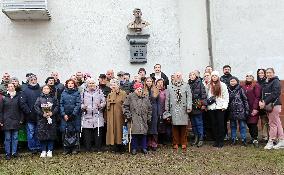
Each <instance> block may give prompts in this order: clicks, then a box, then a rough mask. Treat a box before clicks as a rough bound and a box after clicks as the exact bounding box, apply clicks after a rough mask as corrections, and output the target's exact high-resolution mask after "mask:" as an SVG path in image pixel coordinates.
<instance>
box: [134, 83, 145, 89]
mask: <svg viewBox="0 0 284 175" xmlns="http://www.w3.org/2000/svg"><path fill="white" fill-rule="evenodd" d="M133 88H134V89H138V88H143V84H142V83H135V84H134V85H133Z"/></svg>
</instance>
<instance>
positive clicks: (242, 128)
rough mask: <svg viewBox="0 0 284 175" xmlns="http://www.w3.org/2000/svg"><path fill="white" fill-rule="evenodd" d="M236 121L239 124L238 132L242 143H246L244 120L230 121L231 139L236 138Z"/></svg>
mask: <svg viewBox="0 0 284 175" xmlns="http://www.w3.org/2000/svg"><path fill="white" fill-rule="evenodd" d="M237 121H238V122H239V127H240V128H239V130H240V133H241V139H242V141H246V134H247V126H246V122H245V121H244V120H230V125H231V137H232V139H235V138H236V137H237V126H238V125H237Z"/></svg>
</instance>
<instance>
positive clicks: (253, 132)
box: [247, 123, 258, 140]
mask: <svg viewBox="0 0 284 175" xmlns="http://www.w3.org/2000/svg"><path fill="white" fill-rule="evenodd" d="M247 125H248V128H249V133H250V136H251V138H252V140H257V138H258V127H257V124H256V123H248V124H247Z"/></svg>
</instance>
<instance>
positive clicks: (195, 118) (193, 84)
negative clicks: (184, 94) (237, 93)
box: [188, 71, 207, 147]
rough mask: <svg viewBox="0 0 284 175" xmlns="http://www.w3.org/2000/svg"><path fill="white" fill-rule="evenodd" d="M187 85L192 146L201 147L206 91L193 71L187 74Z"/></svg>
mask: <svg viewBox="0 0 284 175" xmlns="http://www.w3.org/2000/svg"><path fill="white" fill-rule="evenodd" d="M188 84H189V86H190V89H191V93H192V103H193V104H192V111H191V113H190V119H191V125H192V130H193V133H194V136H195V139H194V142H193V145H196V146H197V147H201V146H202V145H203V137H204V133H203V111H204V109H205V108H206V105H207V103H206V99H207V95H206V90H205V86H204V84H203V83H202V80H201V79H200V78H199V77H198V76H197V74H196V72H195V71H193V72H191V73H190V74H189V80H188Z"/></svg>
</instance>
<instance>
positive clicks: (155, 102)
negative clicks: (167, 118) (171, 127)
mask: <svg viewBox="0 0 284 175" xmlns="http://www.w3.org/2000/svg"><path fill="white" fill-rule="evenodd" d="M148 93H149V94H148V98H149V100H150V102H151V106H152V116H151V122H149V125H148V134H155V135H157V134H158V119H159V112H160V107H161V106H160V103H159V95H158V96H156V97H155V96H154V92H153V90H148Z"/></svg>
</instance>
